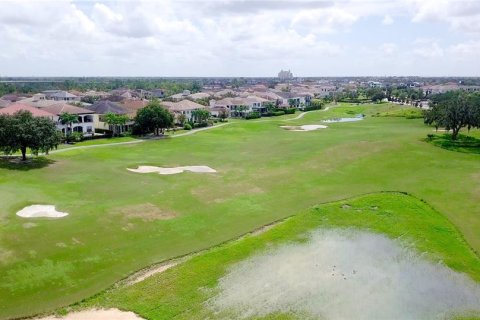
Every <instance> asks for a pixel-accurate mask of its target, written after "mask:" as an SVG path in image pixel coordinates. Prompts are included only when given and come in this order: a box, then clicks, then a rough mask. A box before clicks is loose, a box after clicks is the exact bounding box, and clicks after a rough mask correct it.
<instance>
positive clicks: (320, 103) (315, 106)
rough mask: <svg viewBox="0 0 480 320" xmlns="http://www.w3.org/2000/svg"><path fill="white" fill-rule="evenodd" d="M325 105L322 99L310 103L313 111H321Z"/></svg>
mask: <svg viewBox="0 0 480 320" xmlns="http://www.w3.org/2000/svg"><path fill="white" fill-rule="evenodd" d="M324 105H325V103H324V102H323V101H322V100H320V99H312V102H310V107H311V108H312V109H313V110H320V109H322V108H323V106H324Z"/></svg>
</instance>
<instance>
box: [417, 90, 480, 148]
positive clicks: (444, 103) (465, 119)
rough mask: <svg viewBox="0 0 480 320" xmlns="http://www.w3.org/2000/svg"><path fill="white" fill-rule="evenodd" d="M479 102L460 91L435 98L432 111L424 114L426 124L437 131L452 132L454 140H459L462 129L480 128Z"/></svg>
mask: <svg viewBox="0 0 480 320" xmlns="http://www.w3.org/2000/svg"><path fill="white" fill-rule="evenodd" d="M479 100H480V99H478V98H477V97H476V96H475V95H467V94H465V93H463V92H460V91H456V92H455V91H452V92H447V93H444V94H439V95H436V96H433V97H432V99H431V109H430V110H427V111H426V112H425V113H424V122H425V123H426V124H429V125H433V126H435V128H437V129H438V128H439V127H445V129H446V130H452V140H457V138H458V133H459V132H460V130H461V129H462V128H464V127H468V129H470V128H472V127H479V126H480V110H479V108H480V103H479Z"/></svg>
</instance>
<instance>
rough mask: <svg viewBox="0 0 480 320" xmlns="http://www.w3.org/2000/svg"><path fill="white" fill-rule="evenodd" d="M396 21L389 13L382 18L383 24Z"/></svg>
mask: <svg viewBox="0 0 480 320" xmlns="http://www.w3.org/2000/svg"><path fill="white" fill-rule="evenodd" d="M394 22H395V21H394V20H393V18H392V16H390V15H389V14H387V15H385V16H384V17H383V20H382V24H383V25H386V26H389V25H392V24H393V23H394Z"/></svg>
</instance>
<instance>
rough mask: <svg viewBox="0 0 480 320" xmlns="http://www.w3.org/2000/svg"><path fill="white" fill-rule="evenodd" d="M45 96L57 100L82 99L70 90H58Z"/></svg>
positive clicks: (72, 100) (70, 100)
mask: <svg viewBox="0 0 480 320" xmlns="http://www.w3.org/2000/svg"><path fill="white" fill-rule="evenodd" d="M45 97H46V98H47V99H49V100H55V101H64V102H74V101H80V97H79V96H76V95H74V94H71V93H70V92H67V91H57V92H55V93H52V94H50V95H48V96H47V95H45Z"/></svg>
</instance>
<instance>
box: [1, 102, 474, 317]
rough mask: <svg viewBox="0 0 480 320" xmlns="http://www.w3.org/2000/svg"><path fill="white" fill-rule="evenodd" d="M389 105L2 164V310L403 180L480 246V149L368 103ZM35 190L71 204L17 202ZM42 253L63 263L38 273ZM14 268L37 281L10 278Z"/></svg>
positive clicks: (45, 300) (17, 309) (88, 291)
mask: <svg viewBox="0 0 480 320" xmlns="http://www.w3.org/2000/svg"><path fill="white" fill-rule="evenodd" d="M394 108H395V106H391V105H389V104H379V105H376V104H375V105H361V106H350V105H348V104H338V105H337V106H336V107H335V108H333V109H331V110H329V111H327V112H325V111H315V112H309V113H308V114H306V115H305V116H304V118H302V119H299V120H294V121H288V122H285V121H284V119H287V118H293V117H295V116H296V115H290V116H289V117H287V116H282V117H278V118H274V119H260V120H258V121H257V120H253V121H232V123H231V124H229V125H227V126H223V127H221V128H216V129H213V130H208V131H204V132H201V133H197V134H194V135H190V136H185V137H182V138H178V139H162V140H158V141H146V142H143V143H139V144H129V145H119V146H105V147H100V148H92V149H71V150H68V151H65V152H62V153H58V154H52V155H50V156H49V157H48V159H49V160H48V162H45V160H41V158H40V159H39V160H38V161H39V162H38V163H37V164H30V165H28V166H23V164H21V165H20V167H19V165H17V164H14V165H13V166H12V165H11V164H8V163H7V164H4V165H1V166H0V197H1V201H0V319H5V318H10V317H15V316H25V315H31V314H35V313H38V312H44V311H50V310H53V309H55V308H58V307H60V306H65V305H68V304H71V303H73V302H76V301H79V300H81V299H83V298H86V297H88V296H91V295H92V294H95V293H98V292H100V291H102V290H104V289H105V288H107V287H109V286H110V285H112V284H113V283H114V282H116V281H118V280H119V279H122V278H124V277H126V276H127V275H129V274H131V273H132V272H134V271H136V270H139V269H141V268H143V267H145V266H148V265H150V264H152V263H156V262H159V261H163V260H166V259H170V258H173V257H177V256H179V255H184V254H188V253H190V252H193V251H198V250H202V249H206V248H210V247H212V246H214V245H216V244H219V243H222V242H224V241H227V240H230V239H233V238H235V237H238V236H239V235H241V234H244V233H246V232H248V231H251V230H253V229H255V228H257V227H259V226H262V225H265V224H268V223H271V222H272V221H276V220H278V219H282V218H284V217H287V216H290V215H292V214H294V213H297V212H300V211H303V210H305V208H308V207H310V206H313V205H315V204H317V203H323V202H329V201H335V200H339V199H345V198H350V197H352V196H356V195H360V194H364V193H367V192H379V191H386V190H398V191H405V192H410V193H412V194H413V195H415V196H417V197H420V198H423V199H425V200H426V201H428V203H430V204H432V205H433V206H434V207H435V208H436V209H437V210H438V211H439V212H440V213H442V214H443V215H444V216H445V217H447V218H448V219H449V220H450V221H451V222H452V223H453V224H454V225H455V226H456V227H457V228H458V229H459V230H460V231H461V233H462V234H463V236H464V237H465V239H466V241H467V242H468V243H469V245H470V246H471V247H472V248H474V249H475V250H476V251H477V252H479V251H480V233H479V232H478V230H480V207H479V206H478V203H479V201H480V179H479V178H480V174H479V172H480V162H479V161H478V155H477V154H465V153H458V152H452V151H448V150H444V149H442V148H438V147H435V146H433V145H431V144H429V143H427V142H425V141H424V138H425V136H426V135H427V133H431V132H432V128H430V127H426V126H424V125H423V121H422V120H420V119H413V120H406V119H404V118H398V117H393V118H392V117H372V115H375V114H376V113H381V112H386V111H389V110H392V109H394ZM358 113H363V114H366V115H367V117H366V118H365V120H363V121H359V122H353V123H331V124H328V128H327V129H324V130H319V131H312V132H290V131H286V130H283V129H281V128H279V126H280V125H284V124H287V123H288V125H303V124H312V123H319V120H321V119H329V118H337V117H342V116H351V115H352V114H358ZM263 120H270V121H263ZM477 131H478V130H476V131H473V132H472V134H476V132H477ZM137 165H157V166H177V165H208V166H210V167H212V168H214V169H216V170H217V171H218V173H216V174H194V173H183V174H180V175H172V176H160V175H157V174H145V175H140V174H135V173H132V172H129V171H127V170H126V168H127V167H135V166H137ZM34 203H42V204H43V203H45V204H55V205H56V206H57V209H58V210H60V211H66V212H69V213H70V215H69V216H68V217H67V218H63V219H58V220H48V219H38V220H25V219H21V218H19V217H16V216H15V212H16V211H17V210H19V209H21V208H23V207H24V206H26V205H29V204H34ZM145 204H151V205H153V206H157V207H158V208H160V209H161V210H162V211H164V212H169V213H173V214H175V215H176V218H175V219H171V220H153V221H149V220H145V221H144V220H142V219H139V218H133V217H129V216H128V215H125V214H123V213H122V212H121V211H122V210H123V208H124V207H125V206H130V207H131V206H139V205H145ZM31 223H35V224H36V225H35V226H33V227H32V225H31ZM50 263H52V265H53V266H54V268H56V270H59V272H58V273H59V275H58V276H57V275H56V274H49V273H47V274H45V272H44V270H45V266H48V265H49V264H50ZM16 272H20V273H21V274H23V275H25V277H27V278H28V279H29V280H31V283H32V285H31V286H25V285H22V286H16V285H15V283H16V281H17V280H16V278H15V277H14V276H13V274H15V273H16Z"/></svg>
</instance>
